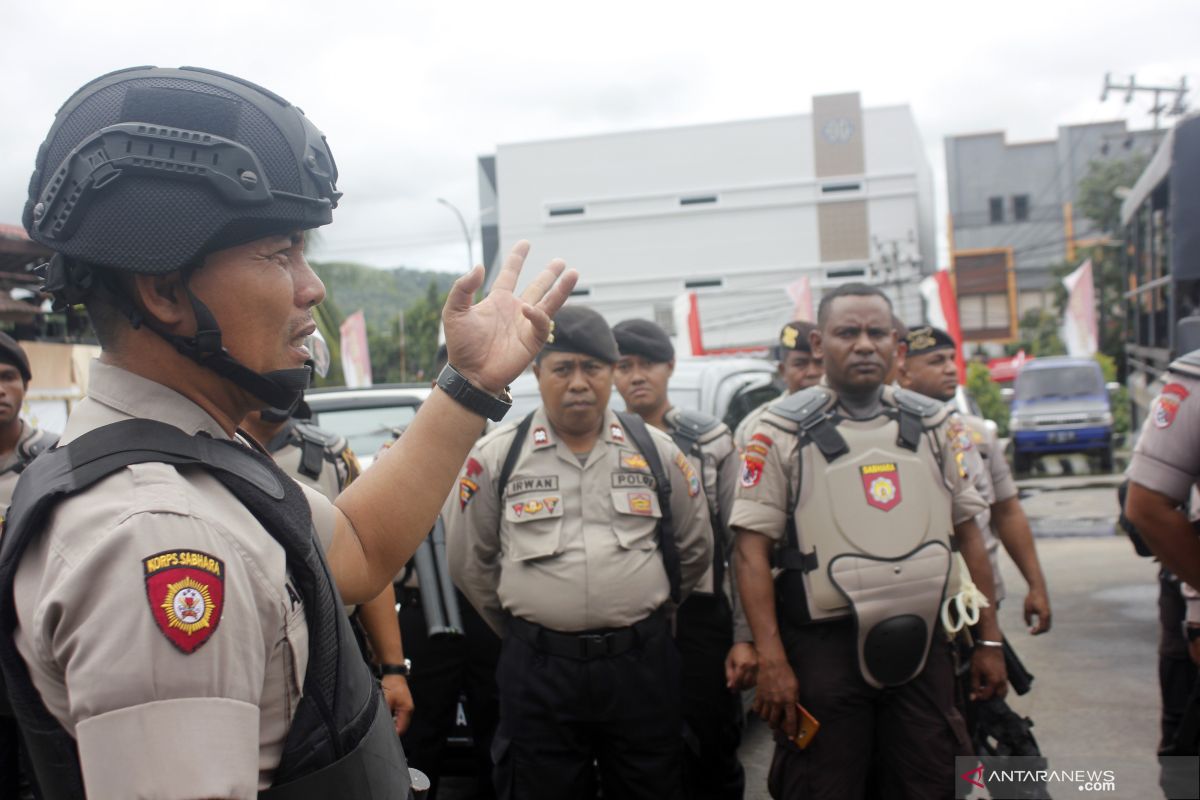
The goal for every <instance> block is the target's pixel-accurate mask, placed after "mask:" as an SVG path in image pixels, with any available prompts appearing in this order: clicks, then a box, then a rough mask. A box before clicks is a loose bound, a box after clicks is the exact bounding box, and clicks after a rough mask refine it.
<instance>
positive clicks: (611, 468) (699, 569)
mask: <svg viewBox="0 0 1200 800" xmlns="http://www.w3.org/2000/svg"><path fill="white" fill-rule="evenodd" d="M649 430H650V435H651V437H652V438H653V440H654V442H655V444H656V445H657V447H658V455H659V458H660V459H661V461H662V464H663V469H664V470H665V471H666V473H667V475H668V476H670V480H671V513H672V516H673V519H674V527H675V541H676V543H677V548H678V551H679V566H680V579H681V580H680V589H681V592H682V595H683V596H686V595H687V594H688V593H689V592H691V591H692V590H693V589H694V588H695V587H696V585H697V584H698V583H699V582H700V579H701V578H702V577H703V576H704V573H705V572H707V571H708V570H709V568H710V566H711V563H712V526H711V524H710V523H709V518H708V505H707V501H706V500H705V498H704V493H703V489H702V487H701V485H700V478H699V476H698V475H697V474H696V472H695V469H694V468H693V467H692V466H691V464H689V463H688V461H687V459H686V458H685V457H684V455H683V453H681V452H679V448H677V447H676V446H675V444H674V443H673V442H672V441H671V439H670V437H669V436H667V434H665V433H663V432H662V431H660V430H658V429H656V428H650V429H649ZM515 432H516V424H515V423H509V424H506V425H503V426H501V427H499V428H497V429H496V430H494V431H492V432H491V433H489V434H488V435H486V436H484V437H483V438H482V439H480V440H479V442H478V443H476V445H475V448H474V449H473V450H472V451H471V455H470V457H469V458H468V459H467V462H466V464H465V466H464V468H463V472H462V474H461V476H460V478H459V485H458V492H456V493H454V494H452V495H451V497H450V498H449V500H448V501H447V503H446V506H445V508H444V509H443V511H442V518H443V520H444V521H445V525H446V552H447V557H448V559H449V562H450V574H451V576H452V577H453V578H454V583H455V584H456V585H457V586H458V587H459V589H461V590H462V592H463V594H464V595H466V596H467V599H469V600H470V601H471V604H472V605H474V606H475V608H476V609H478V610H479V612H480V613H481V614H482V615H483V617H484V619H486V620H487V621H488V624H490V625H491V626H492V627H493V628H494V629H495V630H496V631H497V632H498V633H500V634H501V635H503V632H504V615H505V613H508V614H512V615H514V616H518V617H521V618H522V619H525V620H528V621H530V622H534V623H537V624H539V625H542V626H544V627H547V628H550V629H553V630H558V631H586V630H595V629H599V628H620V627H625V626H628V625H632V624H633V623H635V622H638V621H640V620H642V619H644V618H646V617H647V616H648V615H649V614H651V613H652V612H653V611H655V610H656V609H657V608H659V607H660V606H661V605H663V604H664V603H665V602H667V600H668V597H669V585H668V580H667V573H666V569H665V568H664V567H663V560H662V555H661V554H660V553H659V548H658V541H657V537H656V528H657V522H658V518H659V517H660V516H661V514H662V512H661V509H660V508H659V504H658V495H657V494H656V493H655V490H654V481H653V478H652V476H651V475H650V468H649V466H648V465H647V464H646V461H645V458H644V457H643V456H642V455H641V453H639V452H638V450H637V448H636V446H635V445H634V443H633V440H632V438H630V437H628V436H627V435H626V434H625V431H624V429H623V427H622V426H621V424H620V423H619V422H618V421H617V417H616V415H615V414H614V413H613V412H612V411H611V410H609V411H607V412H606V414H605V418H604V423H603V430H602V435H601V436H600V438H599V439H597V441H596V444H595V446H594V447H593V448H592V451H591V453H589V454H588V455H587V457H586V459H585V460H584V462H583V463H582V464H581V463H580V459H579V457H578V456H577V455H576V454H575V453H573V452H571V450H570V448H568V447H567V445H566V444H564V443H563V442H562V441H560V440H559V439H558V434H557V433H555V431H554V429H553V428H552V427H551V426H550V423H549V421H548V420H547V418H546V412H545V409H543V408H539V409H538V410H537V411H536V412H535V413H534V417H533V421H532V424H531V425H530V428H529V434H528V436H527V439H526V442H525V443H524V445H523V446H522V448H521V455H520V457H519V458H518V459H517V462H516V464H515V466H514V467H513V470H512V474H511V476H510V478H509V481H508V485H507V486H498V485H497V483H498V481H499V473H500V470H501V468H502V466H503V464H504V459H505V456H506V455H507V454H508V449H509V446H510V445H511V444H512V440H513V437H514V435H515Z"/></svg>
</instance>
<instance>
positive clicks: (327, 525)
mask: <svg viewBox="0 0 1200 800" xmlns="http://www.w3.org/2000/svg"><path fill="white" fill-rule="evenodd" d="M296 484H297V485H298V486H299V487H300V490H301V491H303V492H304V499H306V500H308V508H309V510H310V511H311V512H312V521H313V530H315V531H316V534H317V541H318V542H320V543H321V549H322V550H324V551H325V552H326V553H328V552H329V546H330V545H331V544H333V532H334V530H335V529H336V527H337V514H338V510H337V508H335V507H334V505H333V503H332V502H331V501H330V499H329V498H328V497H326V496H325V494H324V493H323V492H320V491H318V490H316V489H314V488H313V487H311V486H309V485H308V484H306V483H304V482H303V481H300V480H297V481H296Z"/></svg>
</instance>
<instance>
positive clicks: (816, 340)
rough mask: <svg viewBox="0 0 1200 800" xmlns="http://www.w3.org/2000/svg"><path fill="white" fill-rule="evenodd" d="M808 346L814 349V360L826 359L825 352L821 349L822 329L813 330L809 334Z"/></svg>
mask: <svg viewBox="0 0 1200 800" xmlns="http://www.w3.org/2000/svg"><path fill="white" fill-rule="evenodd" d="M808 346H809V347H810V348H811V349H812V356H813V358H822V359H823V358H825V351H824V350H823V349H822V348H821V329H820V328H813V329H812V330H811V331H809V332H808Z"/></svg>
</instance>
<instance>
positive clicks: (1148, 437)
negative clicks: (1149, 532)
mask: <svg viewBox="0 0 1200 800" xmlns="http://www.w3.org/2000/svg"><path fill="white" fill-rule="evenodd" d="M1168 380H1169V381H1170V382H1169V383H1168V384H1167V385H1166V386H1165V387H1163V390H1162V393H1161V394H1160V395H1159V396H1158V398H1157V399H1156V400H1155V401H1154V404H1153V406H1152V407H1151V409H1150V414H1149V415H1148V416H1147V417H1146V421H1145V423H1144V424H1143V425H1142V430H1141V433H1140V435H1139V436H1138V443H1137V447H1135V448H1134V451H1133V457H1132V458H1131V459H1130V460H1129V468H1128V469H1127V470H1126V471H1125V474H1126V476H1128V478H1129V479H1130V480H1131V481H1133V482H1134V483H1138V484H1140V485H1142V486H1144V487H1146V488H1147V489H1150V490H1152V491H1155V492H1158V493H1159V494H1164V495H1166V496H1167V497H1170V498H1171V499H1172V500H1175V501H1178V502H1180V503H1182V502H1184V501H1185V500H1186V499H1187V497H1188V493H1189V492H1190V491H1191V488H1192V486H1193V485H1194V484H1195V483H1196V476H1197V475H1198V474H1200V381H1195V380H1191V379H1188V378H1184V377H1182V376H1178V375H1175V374H1173V373H1172V374H1171V376H1170V377H1169V378H1168Z"/></svg>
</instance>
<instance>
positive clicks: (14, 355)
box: [0, 332, 33, 383]
mask: <svg viewBox="0 0 1200 800" xmlns="http://www.w3.org/2000/svg"><path fill="white" fill-rule="evenodd" d="M0 363H2V364H12V365H13V366H14V367H16V368H17V371H18V372H20V373H21V377H22V378H24V379H25V382H26V383H29V380H30V379H31V378H32V377H33V374H32V373H31V372H30V371H29V356H27V355H25V351H24V349H22V348H21V345H19V344H17V340H16V339H14V338H12V337H11V336H9V335H8V334H7V333H3V332H0Z"/></svg>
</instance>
